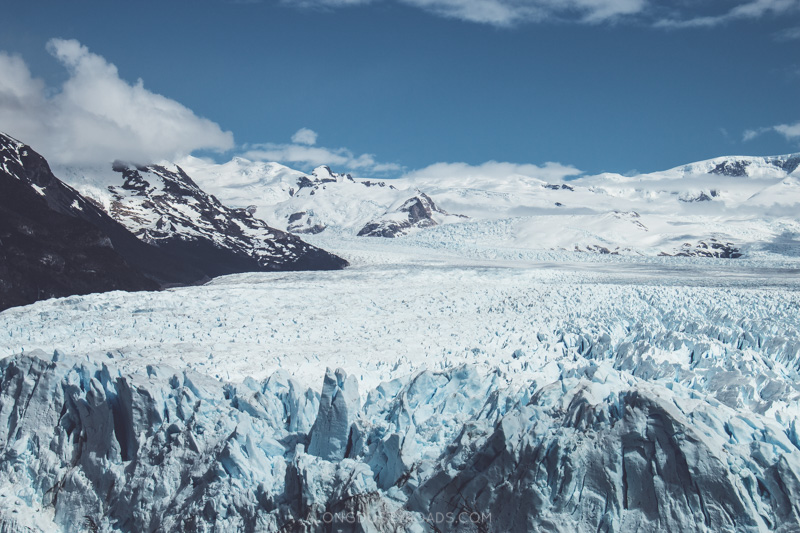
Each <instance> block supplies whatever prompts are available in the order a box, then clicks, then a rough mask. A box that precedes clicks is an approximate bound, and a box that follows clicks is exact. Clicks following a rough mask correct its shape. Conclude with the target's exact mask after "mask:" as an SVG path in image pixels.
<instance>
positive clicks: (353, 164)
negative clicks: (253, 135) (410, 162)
mask: <svg viewBox="0 0 800 533" xmlns="http://www.w3.org/2000/svg"><path fill="white" fill-rule="evenodd" d="M311 134H313V135H311ZM316 140H317V134H316V132H314V131H311V130H308V129H306V128H303V129H301V130H299V131H298V132H297V133H295V134H294V135H293V136H292V144H279V143H265V144H256V145H252V146H248V147H246V151H245V152H244V153H243V154H241V155H242V157H245V158H247V159H252V160H254V161H277V162H279V163H285V164H289V165H297V166H300V167H301V168H302V169H304V170H306V169H310V168H313V167H317V166H320V165H328V166H330V167H333V168H334V170H340V169H343V170H346V171H348V172H353V173H356V174H358V173H363V174H390V173H397V172H401V171H402V170H403V167H402V166H400V165H397V164H395V163H381V162H379V161H376V160H375V156H373V155H372V154H360V155H356V154H354V153H353V152H352V151H351V150H348V149H347V148H324V147H321V146H313V144H315V143H316ZM308 141H313V142H308Z"/></svg>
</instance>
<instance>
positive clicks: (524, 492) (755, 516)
mask: <svg viewBox="0 0 800 533" xmlns="http://www.w3.org/2000/svg"><path fill="white" fill-rule="evenodd" d="M315 237H316V236H315ZM319 238H320V239H327V241H325V242H326V244H328V245H329V249H331V250H333V251H334V252H335V253H337V254H338V255H341V256H342V257H345V258H346V259H348V261H350V263H351V264H352V265H354V266H353V267H351V268H350V269H347V270H344V271H337V272H292V273H258V274H241V275H234V276H226V277H222V278H217V279H215V280H214V281H212V282H211V283H209V284H207V285H204V286H199V287H184V288H175V289H170V290H166V291H161V292H149V293H147V292H146V293H136V294H128V293H123V292H111V293H104V294H94V295H87V296H76V297H70V298H62V299H53V300H47V301H42V302H37V303H35V304H33V305H30V306H26V307H20V308H14V309H10V310H7V311H5V312H3V313H0V355H2V356H4V357H5V359H3V360H2V361H0V376H1V377H2V379H1V380H0V428H2V431H0V450H1V451H0V453H2V458H1V459H0V530H2V531H80V530H86V531H170V530H174V531H298V532H299V531H362V532H389V531H392V532H399V531H408V532H412V531H413V532H423V531H464V532H466V531H471V532H472V531H474V532H482V531H498V532H500V531H563V532H568V531H581V532H582V531H586V532H588V531H592V532H596V531H607V532H610V531H619V532H622V531H639V530H645V529H649V530H654V531H709V532H711V531H743V532H744V531H747V532H749V531H753V532H755V531H759V532H760V531H764V532H766V531H783V532H789V531H799V530H800V421H798V418H800V376H798V373H799V372H800V314H798V312H797V310H798V309H799V308H800V295H799V294H798V287H799V286H800V279H799V278H798V276H797V274H798V269H797V265H796V264H794V263H791V262H788V263H785V264H784V263H781V264H777V263H775V264H769V263H763V262H758V261H753V260H744V261H742V260H736V261H724V260H722V261H721V260H700V259H697V258H652V259H649V260H646V261H645V260H642V261H638V262H636V261H632V260H629V259H625V258H614V259H612V258H609V257H602V258H601V257H599V256H593V257H596V260H594V261H587V260H586V259H585V256H586V254H574V255H568V254H567V255H563V256H560V257H558V258H551V259H553V260H552V261H551V260H548V257H549V256H548V257H529V256H526V257H523V258H520V257H514V256H513V254H511V253H510V252H509V250H495V251H494V252H492V253H495V255H494V256H493V257H490V255H491V254H490V252H491V251H490V250H484V252H485V254H472V255H464V254H463V253H462V252H463V250H461V249H458V250H452V249H449V250H448V249H446V247H438V248H437V247H436V246H434V245H433V244H431V245H430V246H427V247H426V246H420V245H414V241H413V240H403V239H397V240H395V241H396V242H392V243H387V242H385V241H381V243H379V244H378V243H373V241H374V240H372V239H370V240H368V241H370V242H369V243H364V240H363V239H362V240H356V239H351V240H348V239H342V240H340V241H335V240H332V238H331V237H322V236H320V237H319ZM578 257H580V259H575V261H574V262H570V261H568V260H569V259H571V258H578ZM555 259H558V261H556V260H555Z"/></svg>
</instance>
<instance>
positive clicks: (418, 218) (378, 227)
mask: <svg viewBox="0 0 800 533" xmlns="http://www.w3.org/2000/svg"><path fill="white" fill-rule="evenodd" d="M437 215H439V216H453V215H450V214H449V213H447V212H446V211H444V210H442V209H440V208H439V207H438V206H437V205H436V204H435V203H434V202H433V200H432V199H431V197H430V196H428V195H427V194H425V193H423V192H421V191H417V195H416V196H414V197H412V198H409V199H408V200H406V201H405V202H403V204H402V205H401V206H400V207H398V208H397V209H393V210H391V211H387V212H386V213H385V214H384V215H383V216H382V217H381V218H380V219H378V220H373V221H372V222H370V223H368V224H367V225H366V226H364V227H363V228H362V229H361V231H359V232H358V236H359V237H399V236H401V235H406V234H407V233H408V232H409V231H410V230H412V229H419V228H429V227H431V226H436V225H438V224H439V222H437V220H436V217H437ZM455 216H456V217H459V218H466V217H463V216H462V215H455Z"/></svg>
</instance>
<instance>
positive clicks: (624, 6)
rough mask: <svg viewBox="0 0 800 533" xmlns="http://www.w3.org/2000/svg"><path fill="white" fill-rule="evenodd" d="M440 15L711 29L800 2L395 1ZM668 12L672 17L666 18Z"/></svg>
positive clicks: (493, 21) (308, 3) (315, 1)
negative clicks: (719, 6)
mask: <svg viewBox="0 0 800 533" xmlns="http://www.w3.org/2000/svg"><path fill="white" fill-rule="evenodd" d="M372 1H373V0H283V3H284V4H287V5H292V6H296V7H303V8H323V9H331V8H336V7H341V6H352V5H358V4H367V3H371V2H372ZM394 1H396V2H399V3H402V4H406V5H410V6H413V7H417V8H419V9H422V10H424V11H427V12H429V13H432V14H434V15H438V16H442V17H447V18H452V19H459V20H464V21H468V22H476V23H481V24H490V25H493V26H498V27H506V26H514V25H517V24H522V23H530V22H542V21H547V20H560V21H573V22H580V23H588V24H600V23H605V22H615V21H618V20H621V19H624V18H632V17H636V18H637V19H638V20H642V21H645V22H649V23H653V24H655V25H657V26H662V27H674V28H677V27H706V26H715V25H718V24H723V23H725V22H728V21H730V20H735V19H744V18H760V17H763V16H765V15H768V14H781V13H785V12H788V11H792V10H796V9H798V6H799V5H800V0H746V1H742V0H738V1H737V0H734V2H733V3H734V6H733V7H731V8H728V9H726V10H724V11H720V12H718V13H713V14H711V15H709V14H703V15H699V14H698V12H699V10H706V8H707V6H708V5H709V4H710V2H682V3H680V4H676V3H675V2H668V1H666V0H394ZM664 13H670V16H669V17H668V18H664V16H663V14H664Z"/></svg>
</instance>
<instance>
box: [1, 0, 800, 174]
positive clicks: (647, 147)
mask: <svg viewBox="0 0 800 533" xmlns="http://www.w3.org/2000/svg"><path fill="white" fill-rule="evenodd" d="M3 13H4V24H3V26H4V29H3V32H2V34H0V50H2V51H3V53H2V54H0V130H5V131H7V132H8V133H10V134H12V135H15V136H17V137H20V138H21V139H22V140H24V141H26V142H28V143H29V144H31V145H33V146H34V148H37V147H40V148H41V151H42V152H44V153H45V155H46V156H48V157H50V158H53V159H55V160H57V162H64V163H70V164H82V163H89V162H92V161H94V160H102V159H103V158H109V157H112V156H111V155H110V154H112V153H113V154H118V155H114V156H113V158H117V157H119V158H129V159H147V158H148V157H152V158H156V157H175V156H177V155H179V154H181V153H185V152H189V151H192V150H195V153H200V154H205V155H209V154H212V155H214V157H215V158H216V159H218V160H224V159H227V158H229V157H231V156H232V155H235V154H244V155H246V156H248V157H251V158H263V159H273V160H281V161H282V162H284V163H285V164H287V165H289V166H293V167H296V168H302V169H307V168H310V167H313V166H315V165H316V164H321V163H323V162H326V163H330V164H331V166H333V167H335V168H337V169H340V170H349V171H354V172H356V173H357V174H359V175H363V176H386V177H392V176H397V175H401V174H403V173H405V172H409V171H413V170H417V169H422V168H425V167H428V166H429V165H433V164H435V163H442V162H444V163H466V164H468V165H481V164H483V163H485V162H487V161H502V162H510V163H515V164H525V163H531V164H535V165H540V166H541V165H544V164H545V163H546V162H558V163H561V164H562V165H569V166H573V167H575V168H577V169H580V170H581V171H583V172H587V173H596V172H601V171H613V172H621V173H626V172H631V171H634V170H637V171H654V170H660V169H666V168H670V167H672V166H676V165H679V164H682V163H688V162H691V161H695V160H700V159H707V158H710V157H715V156H719V155H729V154H744V155H771V154H779V153H787V152H796V151H800V99H799V98H798V95H800V0H750V1H748V0H742V1H739V0H720V1H700V0H698V1H695V2H689V1H685V2H683V1H681V2H670V3H668V4H667V3H665V2H657V1H654V0H567V1H562V2H554V1H553V0H371V1H370V0H306V1H303V2H296V1H295V2H289V1H286V2H280V1H266V0H265V1H263V2H258V1H240V2H231V1H227V2H226V1H222V0H219V1H212V0H200V1H188V0H182V1H178V0H164V1H161V2H136V3H132V2H128V3H123V2H108V1H94V0H91V1H90V0H87V1H83V0H76V1H75V2H63V1H58V2H45V1H37V2H27V3H25V2H14V3H13V4H12V5H7V6H4V8H3ZM54 38H55V39H61V40H56V41H52V39H54ZM48 43H50V44H49V45H48ZM114 67H116V69H114ZM139 80H141V82H140V81H139ZM159 95H160V96H159ZM161 97H163V98H162V99H159V98H161ZM95 106H98V108H99V110H98V109H95ZM115 106H117V107H115ZM137 106H141V109H139V108H138V107H137ZM125 115H130V116H128V117H126V118H123V119H119V118H118V117H120V116H125ZM50 117H56V118H55V119H52V120H51V119H50ZM126 121H127V122H126ZM304 128H305V130H303V131H304V132H305V133H300V134H299V135H298V134H297V132H298V130H301V129H304ZM156 130H157V132H158V133H151V132H153V131H156ZM306 130H310V131H306ZM293 137H294V138H295V140H294V141H293V140H292V138H293ZM198 149H199V151H198Z"/></svg>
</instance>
